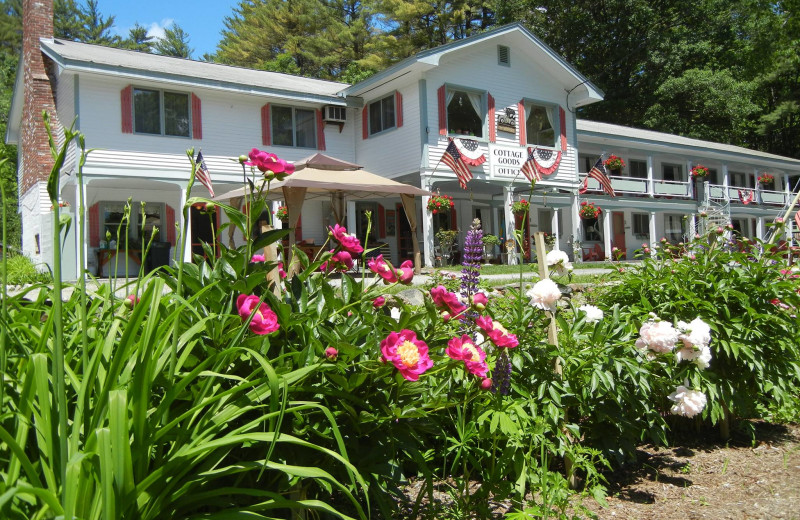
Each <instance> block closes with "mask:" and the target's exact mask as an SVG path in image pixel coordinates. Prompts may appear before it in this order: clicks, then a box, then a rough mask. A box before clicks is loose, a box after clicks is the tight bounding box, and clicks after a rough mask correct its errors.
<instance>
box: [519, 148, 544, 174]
mask: <svg viewBox="0 0 800 520" xmlns="http://www.w3.org/2000/svg"><path fill="white" fill-rule="evenodd" d="M534 153H536V149H535V148H528V160H527V161H525V164H523V165H522V168H521V170H520V171H522V173H524V174H525V177H527V178H528V180H529V181H531V182H534V181H535V182H539V181H540V180H542V176H541V174H540V173H539V170H538V169H537V168H536V157H534V155H533V154H534Z"/></svg>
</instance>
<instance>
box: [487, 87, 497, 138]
mask: <svg viewBox="0 0 800 520" xmlns="http://www.w3.org/2000/svg"><path fill="white" fill-rule="evenodd" d="M487 98H488V99H487V101H488V103H489V142H490V143H494V142H496V141H497V115H496V114H495V113H494V98H493V97H492V95H491V94H488V95H487Z"/></svg>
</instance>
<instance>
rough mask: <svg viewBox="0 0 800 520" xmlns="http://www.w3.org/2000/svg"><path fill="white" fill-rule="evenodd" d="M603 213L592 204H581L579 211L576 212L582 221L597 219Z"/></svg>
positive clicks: (584, 202)
mask: <svg viewBox="0 0 800 520" xmlns="http://www.w3.org/2000/svg"><path fill="white" fill-rule="evenodd" d="M601 211H603V210H602V209H600V208H599V207H597V206H595V205H594V202H586V201H583V202H581V209H579V210H578V215H580V217H581V218H582V219H584V220H586V219H590V218H597V216H598V215H599V214H600V212H601Z"/></svg>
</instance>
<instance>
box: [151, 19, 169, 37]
mask: <svg viewBox="0 0 800 520" xmlns="http://www.w3.org/2000/svg"><path fill="white" fill-rule="evenodd" d="M173 22H174V20H173V19H172V18H164V19H163V20H161V22H153V23H151V24H150V25H149V26H147V36H150V37H151V38H155V39H156V40H161V39H163V38H164V36H166V33H165V32H164V29H166V28H167V27H169V26H170V25H172V23H173Z"/></svg>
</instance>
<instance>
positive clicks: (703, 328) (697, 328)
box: [678, 318, 711, 359]
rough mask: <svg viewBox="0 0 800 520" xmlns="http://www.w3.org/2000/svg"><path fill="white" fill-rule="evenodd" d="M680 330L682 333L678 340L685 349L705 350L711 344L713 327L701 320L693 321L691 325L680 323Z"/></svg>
mask: <svg viewBox="0 0 800 520" xmlns="http://www.w3.org/2000/svg"><path fill="white" fill-rule="evenodd" d="M678 330H680V331H681V333H682V334H681V335H680V336H679V338H678V339H680V340H681V341H683V344H684V346H685V347H692V346H693V347H696V348H703V347H707V346H708V344H709V343H711V327H709V326H708V323H706V322H704V321H703V320H701V319H700V318H695V319H693V320H692V321H691V323H685V322H683V321H679V322H678ZM687 359H690V358H687Z"/></svg>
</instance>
